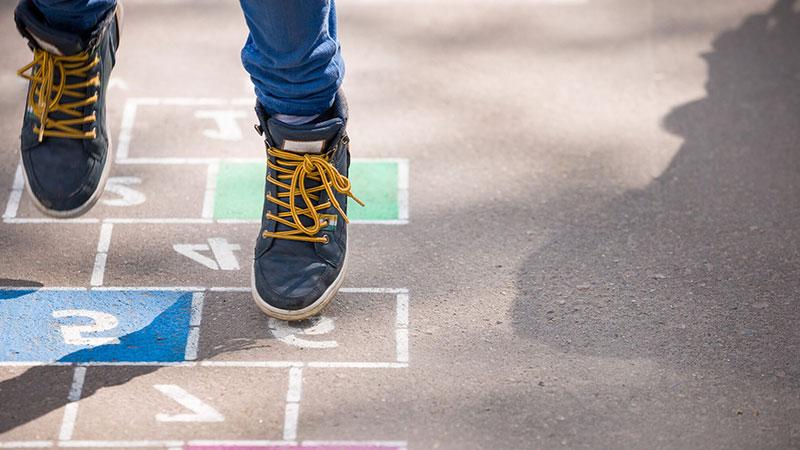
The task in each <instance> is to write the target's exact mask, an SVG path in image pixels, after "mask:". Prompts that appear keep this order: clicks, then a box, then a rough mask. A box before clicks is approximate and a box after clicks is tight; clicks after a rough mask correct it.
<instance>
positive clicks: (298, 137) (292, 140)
mask: <svg viewBox="0 0 800 450" xmlns="http://www.w3.org/2000/svg"><path fill="white" fill-rule="evenodd" d="M343 127H344V122H343V121H342V119H340V118H333V119H329V120H326V121H323V122H318V123H309V124H305V125H288V124H286V123H283V122H281V121H279V120H276V119H273V118H271V119H269V120H268V121H267V131H268V132H269V135H270V137H271V138H272V145H274V146H275V147H277V148H280V149H283V150H287V151H290V152H296V153H325V152H326V151H327V150H328V148H329V147H330V145H331V143H332V142H331V141H332V140H333V139H334V138H336V136H337V135H338V134H339V132H340V131H341V130H342V128H343Z"/></svg>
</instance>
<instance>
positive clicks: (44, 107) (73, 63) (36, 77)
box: [17, 49, 100, 142]
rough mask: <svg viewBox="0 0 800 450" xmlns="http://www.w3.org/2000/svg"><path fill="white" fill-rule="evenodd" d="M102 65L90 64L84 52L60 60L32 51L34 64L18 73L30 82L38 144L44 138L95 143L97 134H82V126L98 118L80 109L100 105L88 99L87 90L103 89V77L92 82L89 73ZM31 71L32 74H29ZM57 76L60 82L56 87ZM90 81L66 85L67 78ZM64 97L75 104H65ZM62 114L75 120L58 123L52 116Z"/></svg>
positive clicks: (48, 54)
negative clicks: (99, 87) (97, 87)
mask: <svg viewBox="0 0 800 450" xmlns="http://www.w3.org/2000/svg"><path fill="white" fill-rule="evenodd" d="M99 63H100V57H99V56H95V57H94V59H91V60H90V57H89V53H88V52H83V53H79V54H77V55H71V56H58V55H54V54H52V53H49V52H46V51H44V50H41V49H35V50H34V51H33V61H31V63H30V64H28V65H26V66H25V67H23V68H21V69H19V70H18V71H17V75H19V76H21V77H22V78H25V79H26V80H29V81H30V82H31V86H30V89H29V90H28V105H29V107H30V108H31V109H32V110H33V114H34V115H36V118H38V119H39V125H38V126H37V125H34V127H33V132H34V133H37V134H38V135H39V142H41V141H42V140H43V139H44V137H45V136H51V137H60V138H69V139H94V138H95V137H96V136H97V130H96V129H92V131H83V130H82V129H81V125H83V124H86V123H91V122H94V121H95V120H96V119H97V118H96V116H95V113H94V112H93V113H92V114H91V115H88V116H86V115H84V114H83V113H82V112H81V111H80V108H83V107H84V106H86V105H90V104H92V103H95V102H97V94H96V93H95V94H94V95H92V96H91V97H88V98H86V92H85V89H86V88H87V87H89V86H99V85H100V74H96V75H95V76H93V77H92V78H89V74H88V72H89V71H90V70H92V68H94V67H95V66H97V64H99ZM29 70H30V71H31V74H30V75H29V74H27V73H26V72H28V71H29ZM56 74H58V79H59V82H58V84H57V85H55V84H54V79H55V77H56ZM69 76H75V77H81V78H87V80H86V81H81V82H78V83H71V84H68V83H67V77H69ZM65 97H70V98H72V99H75V101H69V102H67V101H64V100H65ZM54 112H62V113H64V114H66V115H68V116H70V117H73V118H72V119H65V120H55V119H51V118H50V114H52V113H54Z"/></svg>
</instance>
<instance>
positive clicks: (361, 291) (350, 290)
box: [339, 287, 408, 294]
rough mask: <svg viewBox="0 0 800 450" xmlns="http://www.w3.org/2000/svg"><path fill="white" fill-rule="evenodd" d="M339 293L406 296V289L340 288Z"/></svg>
mask: <svg viewBox="0 0 800 450" xmlns="http://www.w3.org/2000/svg"><path fill="white" fill-rule="evenodd" d="M339 292H344V293H350V294H408V289H406V288H374V287H361V288H341V289H339Z"/></svg>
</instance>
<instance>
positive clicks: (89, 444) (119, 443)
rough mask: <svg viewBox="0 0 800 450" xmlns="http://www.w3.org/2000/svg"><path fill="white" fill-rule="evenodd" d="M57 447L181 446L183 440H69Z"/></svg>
mask: <svg viewBox="0 0 800 450" xmlns="http://www.w3.org/2000/svg"><path fill="white" fill-rule="evenodd" d="M58 446H59V447H88V448H119V447H138V448H142V447H161V448H164V447H183V441H69V442H59V443H58Z"/></svg>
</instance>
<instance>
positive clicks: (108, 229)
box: [90, 223, 114, 286]
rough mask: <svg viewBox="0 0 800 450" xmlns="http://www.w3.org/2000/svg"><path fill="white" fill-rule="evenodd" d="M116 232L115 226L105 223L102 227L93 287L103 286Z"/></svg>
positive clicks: (92, 282) (93, 270) (93, 273)
mask: <svg viewBox="0 0 800 450" xmlns="http://www.w3.org/2000/svg"><path fill="white" fill-rule="evenodd" d="M113 232H114V225H112V224H110V223H104V224H103V225H102V226H101V227H100V238H99V239H98V241H97V255H95V258H94V268H93V269H92V279H91V282H90V284H91V285H92V286H102V285H103V279H104V278H105V273H106V262H107V260H108V248H109V246H110V245H111V235H112V233H113Z"/></svg>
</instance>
